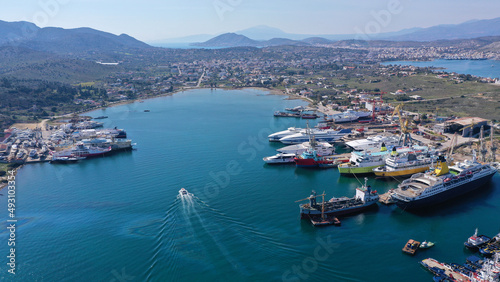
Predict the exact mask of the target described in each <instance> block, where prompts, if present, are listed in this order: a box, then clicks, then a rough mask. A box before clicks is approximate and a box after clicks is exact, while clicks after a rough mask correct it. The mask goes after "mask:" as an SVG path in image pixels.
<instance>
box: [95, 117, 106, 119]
mask: <svg viewBox="0 0 500 282" xmlns="http://www.w3.org/2000/svg"><path fill="white" fill-rule="evenodd" d="M105 118H108V116H98V117H95V118H94V119H105Z"/></svg>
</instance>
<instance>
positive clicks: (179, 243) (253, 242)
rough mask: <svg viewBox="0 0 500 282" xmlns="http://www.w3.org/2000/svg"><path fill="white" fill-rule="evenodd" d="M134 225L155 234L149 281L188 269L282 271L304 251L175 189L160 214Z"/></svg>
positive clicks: (238, 273)
mask: <svg viewBox="0 0 500 282" xmlns="http://www.w3.org/2000/svg"><path fill="white" fill-rule="evenodd" d="M138 229H141V230H150V231H149V232H151V233H150V237H153V238H154V246H152V247H151V252H152V254H151V256H150V257H149V261H148V262H147V263H148V266H149V268H147V270H146V280H148V281H153V280H157V279H158V278H161V277H168V279H172V280H174V279H175V280H186V279H188V278H189V277H192V276H190V275H192V273H191V272H190V269H196V271H197V272H198V273H206V274H207V275H209V276H208V277H220V275H221V274H223V273H224V274H231V275H232V276H231V277H233V278H235V279H236V278H238V279H240V278H241V279H243V280H245V279H249V278H251V277H253V278H258V277H256V276H255V274H256V273H261V274H262V275H265V273H268V274H269V271H270V269H274V270H275V271H277V272H281V271H282V270H281V268H282V266H281V265H280V263H279V262H280V261H281V262H282V261H287V260H290V258H294V257H295V258H296V257H299V258H301V260H302V258H303V257H304V256H307V255H308V253H307V252H303V251H301V250H298V249H297V248H295V247H294V245H291V244H287V243H285V242H286V241H288V240H285V241H283V240H281V239H283V235H281V237H280V236H275V235H273V234H267V233H265V232H262V231H260V230H258V228H255V227H253V226H251V225H250V224H248V223H245V222H243V221H242V220H240V219H237V218H235V217H233V216H230V215H228V214H225V213H223V212H221V211H220V210H218V209H216V208H214V207H212V206H210V205H209V204H207V203H206V202H204V201H203V200H201V199H199V198H198V197H196V196H194V195H192V194H184V195H181V194H180V195H178V196H177V198H176V199H175V201H174V202H173V203H172V205H171V206H170V207H169V208H168V209H167V210H166V211H165V212H164V216H163V218H161V219H158V220H155V221H154V222H151V223H149V225H147V226H141V227H140V228H138ZM153 232H154V233H153ZM256 248H258V249H256ZM238 250H239V251H238ZM269 257H273V261H277V262H276V265H275V266H273V265H270V264H269V263H264V261H266V260H267V261H269V260H268V258H269ZM293 263H295V262H293ZM337 275H338V274H337ZM262 278H263V279H264V278H265V276H263V277H262ZM268 278H269V277H268Z"/></svg>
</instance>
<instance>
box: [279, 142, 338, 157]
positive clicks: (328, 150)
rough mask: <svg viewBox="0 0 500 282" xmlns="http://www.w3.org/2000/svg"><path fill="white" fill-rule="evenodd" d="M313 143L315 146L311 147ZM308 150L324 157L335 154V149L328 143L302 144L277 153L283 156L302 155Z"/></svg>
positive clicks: (281, 149)
mask: <svg viewBox="0 0 500 282" xmlns="http://www.w3.org/2000/svg"><path fill="white" fill-rule="evenodd" d="M312 143H313V145H312V146H311V144H312ZM308 149H313V150H315V151H316V152H318V154H320V155H322V156H329V155H333V154H334V153H335V147H334V146H333V145H331V144H330V143H328V142H304V143H301V144H296V145H290V146H286V147H283V148H280V149H277V150H276V151H278V152H279V153H283V154H296V155H300V154H302V153H304V152H305V151H307V150H308Z"/></svg>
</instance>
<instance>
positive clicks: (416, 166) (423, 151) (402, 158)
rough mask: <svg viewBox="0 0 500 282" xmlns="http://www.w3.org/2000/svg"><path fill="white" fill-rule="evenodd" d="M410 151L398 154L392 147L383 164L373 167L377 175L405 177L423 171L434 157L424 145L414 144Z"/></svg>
mask: <svg viewBox="0 0 500 282" xmlns="http://www.w3.org/2000/svg"><path fill="white" fill-rule="evenodd" d="M412 149H413V150H412V151H409V152H404V153H402V154H399V153H398V152H397V150H396V148H395V147H394V148H393V149H392V152H391V155H390V156H388V157H387V158H386V159H385V166H380V167H377V168H374V169H373V173H375V175H376V176H378V177H405V176H411V175H413V174H415V173H419V172H424V171H426V170H428V169H429V167H430V166H431V165H432V161H433V159H434V157H433V156H432V155H431V152H429V148H428V147H426V146H414V147H413V148H412Z"/></svg>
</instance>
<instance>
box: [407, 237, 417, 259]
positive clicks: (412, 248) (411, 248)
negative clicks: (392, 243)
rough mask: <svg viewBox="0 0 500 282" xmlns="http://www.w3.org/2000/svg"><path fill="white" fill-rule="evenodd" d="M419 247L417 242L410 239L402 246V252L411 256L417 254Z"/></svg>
mask: <svg viewBox="0 0 500 282" xmlns="http://www.w3.org/2000/svg"><path fill="white" fill-rule="evenodd" d="M419 246H420V242H419V241H415V240H413V239H410V240H408V242H407V243H406V245H405V246H404V248H403V252H404V253H407V254H409V255H412V256H413V255H414V254H415V253H416V252H417V250H418V247H419Z"/></svg>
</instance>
